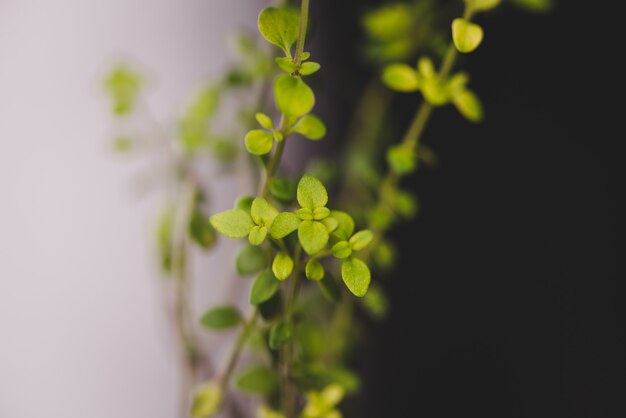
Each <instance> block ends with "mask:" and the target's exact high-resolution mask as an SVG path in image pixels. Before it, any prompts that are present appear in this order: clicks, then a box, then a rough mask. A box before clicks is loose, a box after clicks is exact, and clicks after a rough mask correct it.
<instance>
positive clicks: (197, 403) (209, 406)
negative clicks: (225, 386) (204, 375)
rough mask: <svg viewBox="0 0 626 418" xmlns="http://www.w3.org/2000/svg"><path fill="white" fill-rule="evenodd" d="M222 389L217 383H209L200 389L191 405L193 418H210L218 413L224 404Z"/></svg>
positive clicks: (195, 393)
mask: <svg viewBox="0 0 626 418" xmlns="http://www.w3.org/2000/svg"><path fill="white" fill-rule="evenodd" d="M222 397H223V393H222V389H221V388H220V385H219V384H217V383H215V382H208V383H205V384H203V385H202V386H200V387H198V388H197V389H196V390H195V392H194V394H193V401H192V403H191V411H190V414H191V417H192V418H210V417H212V416H214V415H215V413H217V411H218V410H219V407H220V404H221V403H222Z"/></svg>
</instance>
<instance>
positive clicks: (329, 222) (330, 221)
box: [314, 208, 339, 233]
mask: <svg viewBox="0 0 626 418" xmlns="http://www.w3.org/2000/svg"><path fill="white" fill-rule="evenodd" d="M318 209H320V208H318ZM314 218H315V216H314ZM321 222H322V223H323V224H324V226H325V227H326V229H328V232H329V233H330V232H333V231H334V230H335V229H337V226H339V222H338V221H337V219H335V218H331V217H330V216H327V217H326V218H324V219H322V220H321Z"/></svg>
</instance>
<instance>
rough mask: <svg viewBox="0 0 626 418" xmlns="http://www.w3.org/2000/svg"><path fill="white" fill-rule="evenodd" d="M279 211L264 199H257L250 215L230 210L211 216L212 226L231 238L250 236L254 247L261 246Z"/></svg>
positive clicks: (252, 205)
mask: <svg viewBox="0 0 626 418" xmlns="http://www.w3.org/2000/svg"><path fill="white" fill-rule="evenodd" d="M277 214H278V211H277V210H276V209H275V208H274V207H273V206H272V205H270V204H269V203H268V202H267V200H265V199H263V198H260V197H259V198H256V199H254V200H253V201H252V204H251V206H250V213H248V212H246V211H245V210H243V209H239V208H237V209H230V210H227V211H224V212H220V213H218V214H216V215H213V216H211V218H210V221H211V225H213V227H214V228H215V229H217V230H218V231H219V232H220V233H222V234H223V235H226V236H227V237H229V238H243V237H245V236H248V240H249V241H250V244H252V245H260V244H261V243H262V242H263V241H264V240H265V237H266V236H267V233H268V232H269V230H270V228H271V227H272V222H273V221H274V218H275V217H276V215H277Z"/></svg>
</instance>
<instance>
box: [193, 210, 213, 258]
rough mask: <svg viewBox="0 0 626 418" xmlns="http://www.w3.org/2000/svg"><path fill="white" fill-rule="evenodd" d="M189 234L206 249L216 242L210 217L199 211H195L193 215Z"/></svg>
mask: <svg viewBox="0 0 626 418" xmlns="http://www.w3.org/2000/svg"><path fill="white" fill-rule="evenodd" d="M189 236H190V237H191V239H192V240H193V241H194V242H195V243H196V244H198V245H199V246H201V247H202V248H204V249H208V248H211V246H213V244H215V230H214V229H213V227H212V226H211V223H210V222H209V218H208V217H206V216H204V215H203V214H202V213H201V212H199V211H195V212H194V213H193V215H192V216H191V222H189Z"/></svg>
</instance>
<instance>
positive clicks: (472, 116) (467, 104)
mask: <svg viewBox="0 0 626 418" xmlns="http://www.w3.org/2000/svg"><path fill="white" fill-rule="evenodd" d="M452 103H454V106H455V107H456V108H457V110H458V111H459V113H460V114H461V115H463V116H464V117H465V119H467V120H469V121H470V122H480V121H481V120H482V119H483V107H482V105H481V103H480V99H479V98H478V96H476V95H475V94H474V93H473V92H472V91H470V90H463V91H462V92H460V93H458V94H457V95H455V96H454V98H453V99H452Z"/></svg>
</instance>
